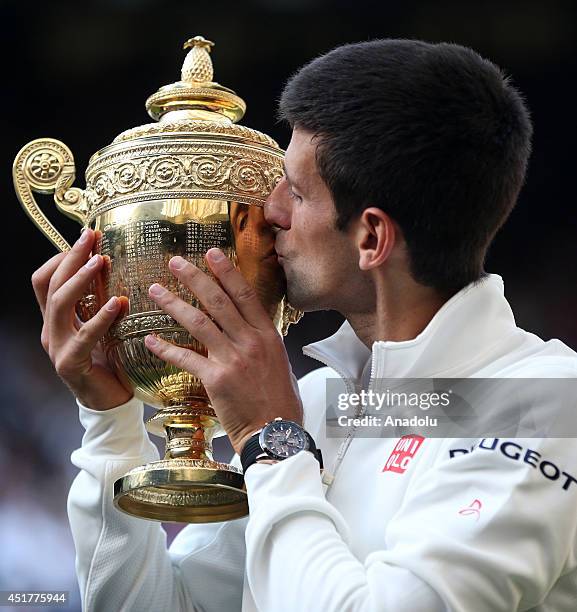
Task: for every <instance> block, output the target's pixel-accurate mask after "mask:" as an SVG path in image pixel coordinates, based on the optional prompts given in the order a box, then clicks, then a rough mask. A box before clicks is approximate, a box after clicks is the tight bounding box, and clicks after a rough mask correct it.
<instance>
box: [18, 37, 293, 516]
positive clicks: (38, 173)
mask: <svg viewBox="0 0 577 612" xmlns="http://www.w3.org/2000/svg"><path fill="white" fill-rule="evenodd" d="M212 46H213V43H212V42H210V41H208V40H205V39H204V38H203V37H201V36H196V37H194V38H191V39H190V40H188V41H187V42H186V43H185V45H184V48H185V49H187V48H189V49H190V51H189V52H188V55H187V56H186V58H185V60H184V64H183V67H182V73H181V80H180V81H178V82H176V83H172V84H171V85H167V86H164V87H161V88H160V89H159V90H158V91H157V92H156V93H155V94H153V95H152V96H150V97H149V98H148V100H147V101H146V108H147V111H148V113H149V114H150V115H151V117H153V119H155V120H156V121H157V122H156V123H151V124H146V125H143V126H139V127H136V128H132V129H130V130H127V131H125V132H123V133H122V134H120V135H119V136H118V137H117V138H115V140H114V141H113V142H112V144H110V145H109V146H106V147H104V148H103V149H101V150H100V151H98V152H97V153H95V154H94V155H93V156H92V157H91V159H90V161H89V164H88V168H87V170H86V189H83V190H82V189H78V188H75V187H72V183H73V182H74V178H75V167H74V159H73V157H72V154H71V152H70V150H69V149H68V148H67V147H66V146H65V145H64V144H62V143H61V142H59V141H57V140H53V139H50V138H42V139H38V140H34V141H32V142H30V143H28V144H27V145H26V146H24V147H23V148H22V149H21V151H20V152H19V153H18V155H17V156H16V159H15V161H14V168H13V176H14V185H15V189H16V193H17V195H18V199H19V200H20V202H21V204H22V206H23V208H24V210H25V211H26V213H27V214H28V215H29V216H30V218H31V219H32V221H33V222H34V223H35V224H36V225H37V226H38V227H39V229H40V230H41V231H42V232H43V233H44V234H45V235H46V236H47V237H48V238H49V239H50V240H51V241H52V243H53V244H54V245H55V246H56V247H57V248H58V249H60V250H61V251H67V250H69V249H70V246H69V245H68V243H67V242H66V240H65V239H64V238H63V237H62V236H61V234H60V233H59V232H58V231H57V230H56V229H55V228H54V226H53V225H52V224H51V223H50V222H49V221H48V219H47V218H46V216H45V215H44V214H43V212H42V211H41V210H40V208H39V207H38V204H37V203H36V200H35V199H34V196H33V192H38V193H45V194H51V193H53V194H54V201H55V202H56V206H57V208H58V209H59V210H60V211H61V212H62V213H64V214H66V215H68V216H69V217H72V218H73V219H75V220H77V221H78V222H80V223H81V224H82V226H83V227H90V228H92V229H94V230H95V231H98V232H99V234H98V236H99V237H100V238H99V240H98V243H97V245H96V251H95V252H97V253H100V254H101V255H103V256H105V261H106V264H107V265H106V266H105V268H104V271H103V274H102V276H101V278H100V279H99V281H98V282H97V283H94V284H93V286H92V287H91V290H90V293H89V295H86V296H85V298H84V299H83V300H81V302H80V303H79V304H78V306H77V312H78V314H79V315H80V316H81V318H84V320H86V319H87V318H89V317H91V316H93V315H94V313H95V312H96V311H97V310H98V308H99V307H100V306H102V304H104V303H105V302H106V301H107V300H108V298H109V297H111V296H112V295H117V296H125V297H126V298H127V300H128V307H127V311H126V312H125V313H124V316H122V318H120V319H118V320H117V321H116V322H115V323H114V325H113V326H112V327H111V329H110V331H109V333H108V334H107V335H106V336H105V337H104V338H103V339H102V344H103V347H104V350H105V352H106V354H107V357H108V361H109V363H110V365H111V367H112V368H113V369H114V371H115V372H116V374H117V375H118V376H119V377H120V378H121V379H122V380H123V381H124V382H126V383H128V384H129V385H131V386H132V388H133V389H134V392H135V395H136V396H137V397H139V398H140V399H142V400H143V401H144V402H146V403H147V404H149V405H151V406H153V407H154V408H156V409H157V412H156V414H154V416H152V417H151V418H150V419H149V420H148V422H147V428H148V430H149V431H150V432H152V433H154V434H157V435H163V436H165V437H166V439H167V442H166V454H165V456H164V458H163V459H161V460H160V461H156V462H153V463H149V464H147V465H143V466H140V467H137V468H135V469H133V470H131V471H130V472H129V473H128V474H126V475H125V476H124V477H123V478H121V479H119V480H118V481H117V482H116V483H115V485H114V503H115V505H116V507H117V508H119V509H120V510H122V511H124V512H127V513H129V514H132V515H135V516H140V517H144V518H149V519H156V520H162V521H175V522H211V521H225V520H230V519H234V518H238V517H241V516H244V515H245V514H247V512H248V505H247V498H246V493H245V491H244V489H243V484H244V481H243V476H242V472H241V470H240V469H238V468H236V467H234V466H232V465H229V464H226V463H221V462H217V461H215V460H214V459H213V455H212V439H213V437H214V436H215V435H217V434H222V433H224V432H223V431H222V428H221V427H220V425H219V423H218V419H217V418H216V415H215V413H214V411H213V409H212V407H211V406H210V402H209V399H208V397H207V394H206V391H205V390H204V387H203V385H202V382H201V381H200V380H199V379H198V378H196V377H195V376H193V375H192V374H189V373H188V372H185V371H183V370H180V369H178V368H176V367H174V366H172V365H170V364H167V363H165V362H163V361H162V360H160V359H158V358H157V357H156V356H155V355H153V354H152V353H151V352H149V351H148V350H147V349H146V347H145V346H144V337H145V336H146V335H147V334H149V333H156V334H158V335H159V336H161V337H162V338H164V339H166V340H168V341H170V342H173V343H175V344H178V345H180V346H185V347H187V348H190V349H192V350H195V351H197V352H199V353H200V354H206V349H205V348H204V346H203V345H202V344H200V343H199V342H198V341H197V340H196V339H195V338H193V337H192V336H191V335H190V334H189V333H188V332H187V331H186V330H185V329H184V328H183V327H182V326H180V325H179V324H178V323H177V322H176V321H175V320H174V319H172V318H171V317H170V316H168V315H167V314H166V313H164V312H163V311H161V310H158V307H157V305H156V304H155V303H154V302H153V301H152V300H151V299H150V298H149V297H148V288H149V287H150V285H151V284H153V283H155V282H158V283H160V284H162V285H164V286H165V287H167V288H169V289H170V290H171V291H173V292H175V293H177V294H178V295H179V296H180V297H182V298H183V299H185V300H187V301H188V302H189V303H191V304H193V305H195V306H196V307H198V308H201V309H202V305H201V304H199V302H198V300H197V299H196V298H195V296H194V295H193V294H192V293H191V292H190V291H189V290H188V289H187V288H186V287H184V286H183V285H182V284H180V283H179V281H177V279H176V278H175V277H174V276H172V274H170V272H169V271H168V261H169V260H170V258H171V257H173V256H174V255H181V256H183V257H185V258H186V259H188V260H189V261H191V262H193V263H194V264H195V265H197V266H199V267H200V268H201V269H203V270H204V271H205V272H207V273H208V272H209V271H208V269H207V267H206V264H205V261H204V254H205V253H206V251H207V250H208V249H209V248H211V247H219V248H221V249H222V250H223V251H224V252H225V254H226V255H227V256H228V257H229V258H230V259H231V260H232V261H233V263H234V264H235V265H236V266H237V267H238V268H239V269H240V271H241V272H242V273H243V275H244V276H245V278H246V279H247V281H248V282H249V283H250V284H251V285H252V286H253V287H254V288H255V289H256V291H257V293H258V295H259V297H260V299H261V301H262V303H263V305H264V306H265V308H266V310H267V312H268V313H269V315H270V317H271V319H272V321H273V322H274V324H275V326H276V327H277V329H278V331H279V333H283V334H284V333H286V331H287V328H288V326H289V324H290V323H294V322H296V321H298V319H299V318H300V315H301V313H299V312H297V311H295V310H294V309H292V308H291V307H290V305H289V304H288V303H287V302H286V297H285V278H284V275H283V273H282V269H281V268H280V266H279V264H278V261H277V259H276V256H275V251H274V235H273V232H272V230H271V228H270V227H269V226H268V224H267V223H266V222H265V220H264V215H263V209H262V206H263V204H264V202H265V200H266V198H267V196H268V195H269V193H270V192H271V191H272V189H273V188H274V186H275V185H276V183H277V182H278V181H279V180H280V179H281V178H282V175H283V169H282V168H283V166H282V162H283V151H282V150H281V149H280V148H279V146H278V145H277V143H276V142H275V141H274V140H272V139H271V138H269V137H268V136H267V135H265V134H262V133H261V132H258V131H256V130H253V129H250V128H248V127H245V126H241V125H238V124H237V122H238V121H239V120H240V119H241V118H242V117H243V115H244V112H245V109H246V107H245V103H244V101H243V100H242V99H241V98H240V97H238V96H237V95H236V94H235V93H234V92H233V91H232V90H230V89H228V88H226V87H223V86H222V85H219V84H218V83H216V82H214V81H213V68H212V62H211V58H210V55H209V51H210V49H211V47H212ZM135 426H136V424H135Z"/></svg>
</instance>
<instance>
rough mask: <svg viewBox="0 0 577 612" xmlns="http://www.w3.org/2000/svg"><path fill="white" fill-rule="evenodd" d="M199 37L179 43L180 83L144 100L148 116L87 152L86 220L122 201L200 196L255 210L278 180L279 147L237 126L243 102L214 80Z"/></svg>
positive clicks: (206, 46) (208, 43)
mask: <svg viewBox="0 0 577 612" xmlns="http://www.w3.org/2000/svg"><path fill="white" fill-rule="evenodd" d="M212 46H213V43H212V42H211V41H209V40H206V39H205V38H203V37H202V36H195V37H194V38H191V39H189V40H187V41H186V43H185V44H184V48H185V49H189V52H188V54H187V56H186V58H185V60H184V64H183V66H182V73H181V80H180V81H177V82H175V83H172V84H170V85H165V86H164V87H161V88H160V89H159V90H158V91H157V92H156V93H154V94H152V95H151V96H150V97H149V98H148V100H147V101H146V108H147V110H148V113H149V114H150V115H151V116H152V117H153V118H154V119H156V122H155V123H148V124H146V125H141V126H138V127H134V128H131V129H129V130H126V131H124V132H122V133H121V134H119V135H118V136H117V137H116V138H115V139H114V141H113V142H112V143H111V144H109V145H108V146H106V147H104V148H103V149H100V151H97V152H96V153H94V155H93V156H92V157H91V158H90V161H89V163H88V168H87V170H86V190H85V192H84V194H85V199H86V204H87V207H88V209H89V212H88V215H87V220H88V222H89V223H90V222H91V221H92V220H93V219H95V218H97V217H98V216H99V215H100V214H103V213H104V212H105V211H108V210H110V209H112V208H114V207H117V206H122V205H124V204H136V203H139V202H148V201H151V200H155V199H174V198H189V199H190V198H193V199H194V198H201V199H207V198H208V199H218V200H227V201H237V202H242V203H244V204H254V205H256V206H262V205H263V204H264V202H265V201H266V198H267V197H268V195H269V194H270V192H271V191H272V190H273V189H274V187H275V185H276V184H277V182H278V181H279V180H280V178H281V177H282V175H283V155H284V152H283V150H282V149H281V148H280V147H279V145H278V144H277V143H276V142H275V141H274V140H273V139H272V138H270V137H269V136H267V135H266V134H263V133H262V132H259V131H258V130H253V129H251V128H248V127H246V126H243V125H239V124H238V123H237V122H238V121H239V120H240V119H241V118H242V117H243V115H244V112H245V110H246V105H245V103H244V101H243V100H242V98H240V97H239V96H238V95H237V94H236V93H235V92H234V91H232V90H231V89H228V88H227V87H223V86H222V85H219V84H218V83H216V82H215V81H214V80H213V79H214V74H213V67H212V61H211V58H210V55H209V52H210V50H211V48H212Z"/></svg>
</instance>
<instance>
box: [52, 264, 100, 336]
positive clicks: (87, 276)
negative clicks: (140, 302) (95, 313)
mask: <svg viewBox="0 0 577 612" xmlns="http://www.w3.org/2000/svg"><path fill="white" fill-rule="evenodd" d="M102 261H103V260H102V257H101V256H100V255H94V256H93V257H92V258H91V259H90V260H89V261H88V262H87V263H86V264H85V265H84V266H82V267H81V268H80V269H79V270H78V271H77V272H76V273H75V274H74V276H72V277H71V278H69V279H68V280H67V281H66V282H65V283H64V284H63V285H62V286H61V287H60V288H59V289H57V290H56V291H55V292H53V293H52V295H50V296H49V297H48V300H49V307H48V314H47V318H48V323H49V327H50V333H51V335H53V334H54V335H61V334H65V333H67V332H68V331H69V330H70V329H71V328H72V327H73V326H74V325H73V323H74V316H75V308H74V307H75V305H76V302H77V301H78V300H79V299H80V298H81V297H82V296H83V295H84V294H85V293H86V290H87V289H88V287H89V286H90V283H91V282H92V281H93V280H94V278H95V276H96V275H97V274H98V273H99V272H100V269H101V268H102Z"/></svg>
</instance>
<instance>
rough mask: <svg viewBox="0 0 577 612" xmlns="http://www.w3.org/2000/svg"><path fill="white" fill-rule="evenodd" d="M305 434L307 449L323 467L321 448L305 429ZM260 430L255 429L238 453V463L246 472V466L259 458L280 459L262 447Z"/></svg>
mask: <svg viewBox="0 0 577 612" xmlns="http://www.w3.org/2000/svg"><path fill="white" fill-rule="evenodd" d="M305 434H306V436H307V440H308V442H309V448H308V451H309V452H311V453H312V454H313V455H314V457H315V459H316V460H317V461H318V462H319V465H320V467H321V470H322V469H323V456H322V453H321V449H320V448H317V447H316V445H315V441H314V440H313V438H312V436H311V435H310V434H309V433H308V432H307V431H305ZM259 438H260V431H257V432H256V433H255V434H253V435H252V436H251V437H250V438H249V439H248V440H247V441H246V443H245V445H244V448H243V449H242V451H241V453H240V463H241V465H242V471H243V472H246V471H247V470H248V468H249V467H250V466H251V465H252V464H253V463H257V462H258V460H259V459H274V460H276V461H282V459H276V458H275V457H272V456H271V455H269V454H268V453H267V452H266V450H264V449H263V448H262V446H261V445H260V442H259Z"/></svg>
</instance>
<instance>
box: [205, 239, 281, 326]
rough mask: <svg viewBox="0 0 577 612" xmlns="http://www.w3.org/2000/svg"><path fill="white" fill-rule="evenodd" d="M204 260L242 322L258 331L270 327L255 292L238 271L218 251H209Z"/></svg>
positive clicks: (268, 319)
mask: <svg viewBox="0 0 577 612" xmlns="http://www.w3.org/2000/svg"><path fill="white" fill-rule="evenodd" d="M206 259H207V261H208V264H209V266H210V269H211V271H212V273H213V274H214V275H215V276H216V278H218V280H219V281H220V283H221V284H222V286H223V288H224V290H225V291H226V293H227V294H228V296H229V297H230V299H231V300H232V301H233V303H234V305H235V306H236V308H237V309H238V311H239V312H240V314H241V315H242V316H243V318H244V320H245V321H246V322H247V323H249V324H250V325H252V326H253V327H256V328H258V329H261V328H263V326H264V327H265V328H268V327H270V325H271V322H270V318H269V317H268V315H267V313H266V311H265V309H264V307H263V305H262V304H261V301H260V300H259V297H258V295H257V292H256V291H255V289H254V287H251V286H250V285H249V284H248V282H247V281H246V279H245V278H244V276H243V275H242V274H241V273H240V271H239V270H238V269H237V268H235V267H234V266H233V265H232V262H231V261H230V259H228V257H226V256H225V255H224V253H223V252H222V251H221V250H220V249H210V250H209V251H208V253H207V254H206Z"/></svg>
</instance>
